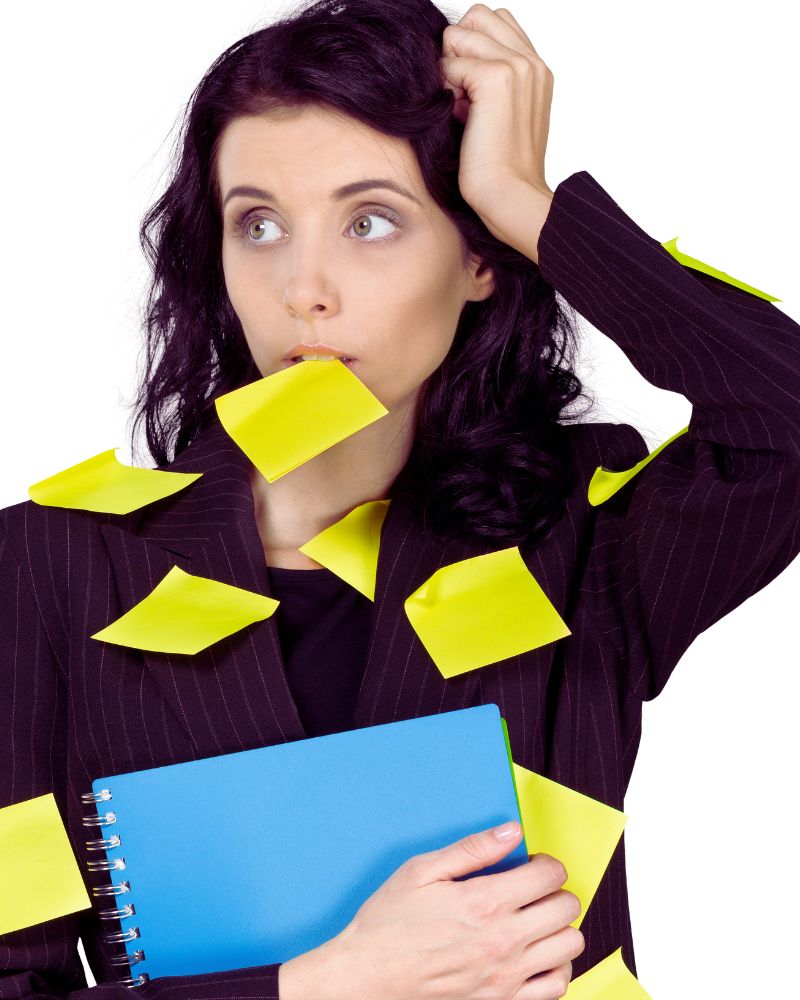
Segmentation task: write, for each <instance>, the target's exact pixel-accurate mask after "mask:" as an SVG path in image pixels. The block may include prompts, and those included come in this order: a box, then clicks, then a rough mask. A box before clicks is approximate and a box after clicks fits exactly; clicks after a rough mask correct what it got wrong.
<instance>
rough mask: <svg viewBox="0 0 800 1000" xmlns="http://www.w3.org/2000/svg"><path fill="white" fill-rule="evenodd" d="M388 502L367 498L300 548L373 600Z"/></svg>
mask: <svg viewBox="0 0 800 1000" xmlns="http://www.w3.org/2000/svg"><path fill="white" fill-rule="evenodd" d="M389 503H390V501H389V500H369V501H367V503H362V504H359V505H358V507H354V508H353V510H351V511H350V513H349V514H345V516H344V517H342V518H340V519H339V520H338V521H336V522H335V523H334V524H332V525H331V526H330V527H329V528H325V530H324V531H321V532H319V534H317V535H315V536H314V537H313V538H311V539H309V540H308V541H307V542H306V543H305V544H304V545H301V546H300V551H301V552H304V553H305V554H306V555H307V556H310V557H311V558H312V559H314V560H316V562H318V563H320V564H321V565H322V566H325V567H327V568H328V569H329V570H330V571H331V572H332V573H335V574H336V575H337V576H339V577H341V578H342V579H343V580H345V581H346V582H347V583H349V584H350V586H351V587H355V589H356V590H359V591H361V593H362V594H364V596H365V597H368V598H369V599H370V600H371V601H374V600H375V576H376V573H377V570H378V551H379V548H380V539H381V528H382V527H383V521H384V519H385V517H386V512H387V510H388V509H389Z"/></svg>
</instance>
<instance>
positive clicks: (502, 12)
mask: <svg viewBox="0 0 800 1000" xmlns="http://www.w3.org/2000/svg"><path fill="white" fill-rule="evenodd" d="M495 14H497V16H498V17H501V18H502V19H503V20H504V21H505V22H506V24H507V25H509V27H511V28H513V29H514V31H516V33H517V35H518V36H519V37H520V38H521V39H522V41H523V42H524V43H525V44H526V45H527V46H528V47H529V48H530V50H531V52H533V53H534V54H535V55H538V54H539V53H538V52H537V51H536V49H535V48H534V47H533V42H532V41H531V40H530V38H529V37H528V35H527V34H526V33H525V32H524V31H523V30H522V27H521V26H520V23H519V21H517V19H516V18H515V17H514V15H513V14H512V13H511V11H510V10H506V8H505V7H498V8H497V10H496V11H495Z"/></svg>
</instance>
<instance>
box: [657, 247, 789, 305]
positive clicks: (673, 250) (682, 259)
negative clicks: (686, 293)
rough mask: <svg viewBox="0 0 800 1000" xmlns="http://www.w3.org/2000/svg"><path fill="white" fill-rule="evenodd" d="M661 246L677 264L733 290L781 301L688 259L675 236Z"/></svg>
mask: <svg viewBox="0 0 800 1000" xmlns="http://www.w3.org/2000/svg"><path fill="white" fill-rule="evenodd" d="M661 246H662V247H664V249H665V250H666V251H667V252H668V253H670V254H672V256H673V257H674V258H675V260H677V262H678V263H679V264H684V265H685V266H686V267H691V268H693V269H694V270H695V271H702V272H703V273H704V274H710V275H711V277H712V278H719V280H720V281H724V282H726V283H727V284H729V285H733V286H734V288H741V289H742V290H743V291H745V292H750V294H751V295H757V296H758V297H759V298H761V299H766V300H767V301H768V302H780V301H781V299H776V298H775V296H774V295H770V294H769V292H762V291H759V289H758V288H753V286H752V285H748V284H746V282H744V281H740V280H739V279H738V278H732V277H731V276H730V275H729V274H726V273H725V272H724V271H719V270H717V268H716V267H712V266H711V265H710V264H706V263H704V262H703V261H702V260H698V259H697V257H690V256H689V255H688V254H686V253H683V252H682V251H681V250H679V249H678V237H677V236H673V237H672V239H671V240H666V241H665V242H664V243H662V244H661Z"/></svg>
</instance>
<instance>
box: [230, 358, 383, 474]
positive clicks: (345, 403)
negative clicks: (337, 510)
mask: <svg viewBox="0 0 800 1000" xmlns="http://www.w3.org/2000/svg"><path fill="white" fill-rule="evenodd" d="M215 405H216V408H217V413H218V414H219V418H220V422H221V423H222V426H223V427H224V428H225V430H226V431H227V433H228V434H229V435H230V437H231V438H233V440H234V441H235V442H236V444H237V445H238V446H239V447H240V448H241V449H242V451H243V452H244V453H245V455H247V457H248V458H249V459H250V461H251V462H252V463H253V465H255V467H256V468H257V469H258V470H259V472H260V473H261V474H262V475H263V476H264V477H265V478H266V479H267V481H268V482H270V483H271V482H274V481H275V480H276V479H278V478H279V477H280V476H283V475H285V474H286V473H287V472H291V471H292V469H296V468H297V466H298V465H302V464H303V462H307V461H308V460H309V459H310V458H314V456H316V455H319V454H320V453H321V452H323V451H325V450H327V449H328V448H330V447H332V446H333V445H335V444H338V442H339V441H342V440H344V438H346V437H350V435H351V434H355V433H356V431H360V430H361V429H362V427H366V426H368V425H369V424H371V423H373V422H374V421H375V420H379V419H380V418H381V417H384V416H386V414H387V413H388V412H389V411H388V410H387V409H386V407H385V406H384V405H383V403H381V402H380V400H379V399H378V398H377V397H376V396H374V395H373V394H372V393H371V392H370V391H369V389H368V388H367V387H366V386H365V385H364V383H363V382H362V381H361V380H360V379H359V378H358V377H357V376H356V375H354V374H353V372H352V371H350V369H349V368H348V367H347V365H345V364H344V363H343V362H341V361H339V360H338V358H337V359H334V360H333V361H301V362H300V363H298V364H295V365H292V366H291V367H289V368H282V369H281V370H280V371H277V372H275V373H274V374H272V375H266V376H265V377H264V378H261V379H259V380H258V381H256V382H251V383H250V384H248V385H245V386H242V387H241V388H240V389H234V390H233V392H228V393H226V394H225V395H224V396H219V397H218V398H217V399H216V400H215Z"/></svg>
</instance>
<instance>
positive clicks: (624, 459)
mask: <svg viewBox="0 0 800 1000" xmlns="http://www.w3.org/2000/svg"><path fill="white" fill-rule="evenodd" d="M563 426H564V427H565V428H568V429H569V431H570V432H571V433H570V441H571V442H572V448H573V453H574V455H575V458H576V461H577V463H578V465H579V466H581V467H582V468H585V469H586V471H588V473H589V475H590V476H591V475H592V474H593V472H594V470H595V469H596V468H597V466H598V465H601V466H602V467H603V468H604V469H611V470H614V471H621V470H622V469H627V468H630V467H631V466H632V465H636V463H637V462H640V461H641V460H642V459H643V458H645V457H646V456H647V455H648V454H649V448H648V447H647V442H646V441H645V439H644V438H643V437H642V435H641V433H640V432H639V431H638V430H637V429H636V428H635V427H634V426H633V425H632V424H617V423H612V422H611V421H597V422H593V423H576V424H564V425H563Z"/></svg>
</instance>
